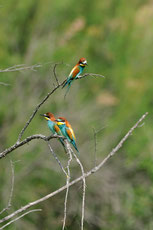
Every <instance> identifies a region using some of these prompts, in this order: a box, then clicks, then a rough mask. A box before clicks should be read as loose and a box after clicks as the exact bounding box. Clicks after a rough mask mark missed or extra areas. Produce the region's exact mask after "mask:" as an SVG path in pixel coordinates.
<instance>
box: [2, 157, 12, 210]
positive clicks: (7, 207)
mask: <svg viewBox="0 0 153 230" xmlns="http://www.w3.org/2000/svg"><path fill="white" fill-rule="evenodd" d="M10 164H11V174H12V177H11V191H10V195H9V200H8V204H7V206H6V207H5V208H4V209H3V210H2V211H1V212H0V214H2V213H3V212H5V211H6V210H8V209H9V208H10V207H11V202H12V196H13V190H14V165H13V162H12V160H10Z"/></svg>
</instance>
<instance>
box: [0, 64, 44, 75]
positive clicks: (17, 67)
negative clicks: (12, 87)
mask: <svg viewBox="0 0 153 230" xmlns="http://www.w3.org/2000/svg"><path fill="white" fill-rule="evenodd" d="M40 67H42V65H41V64H35V65H31V66H26V65H25V64H20V65H15V66H11V67H8V68H6V69H0V73H5V72H15V71H21V70H33V71H36V68H40Z"/></svg>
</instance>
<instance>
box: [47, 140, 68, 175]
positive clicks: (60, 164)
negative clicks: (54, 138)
mask: <svg viewBox="0 0 153 230" xmlns="http://www.w3.org/2000/svg"><path fill="white" fill-rule="evenodd" d="M48 147H49V150H50V152H51V153H52V155H53V157H54V158H55V160H56V161H57V163H58V164H59V166H60V168H61V169H62V171H63V172H64V174H65V175H66V177H68V175H67V173H66V171H65V169H64V168H63V166H62V163H61V162H60V160H59V159H58V157H57V156H56V154H55V152H54V151H53V149H52V147H51V145H50V143H49V142H48Z"/></svg>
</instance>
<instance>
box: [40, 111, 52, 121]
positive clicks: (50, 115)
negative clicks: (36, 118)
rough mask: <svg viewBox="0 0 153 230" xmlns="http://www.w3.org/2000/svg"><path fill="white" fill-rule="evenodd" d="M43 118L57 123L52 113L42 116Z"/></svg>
mask: <svg viewBox="0 0 153 230" xmlns="http://www.w3.org/2000/svg"><path fill="white" fill-rule="evenodd" d="M40 115H41V116H43V117H44V118H45V119H46V120H47V121H49V120H51V121H55V117H54V115H53V114H52V113H50V112H47V113H45V114H40Z"/></svg>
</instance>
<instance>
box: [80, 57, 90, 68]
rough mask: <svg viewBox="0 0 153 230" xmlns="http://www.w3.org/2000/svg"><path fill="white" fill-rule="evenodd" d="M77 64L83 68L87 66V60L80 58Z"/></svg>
mask: <svg viewBox="0 0 153 230" xmlns="http://www.w3.org/2000/svg"><path fill="white" fill-rule="evenodd" d="M78 64H79V65H80V66H82V67H85V66H86V65H88V64H87V60H86V59H85V58H80V60H79V62H78Z"/></svg>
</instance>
